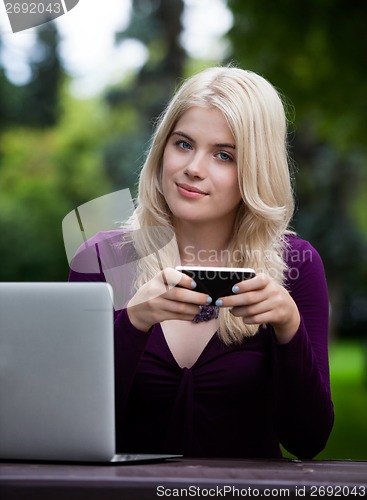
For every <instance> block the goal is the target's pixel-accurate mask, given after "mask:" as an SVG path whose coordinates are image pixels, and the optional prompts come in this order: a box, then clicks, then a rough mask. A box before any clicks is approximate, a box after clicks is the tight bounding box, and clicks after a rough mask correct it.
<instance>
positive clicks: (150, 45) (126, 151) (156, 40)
mask: <svg viewBox="0 0 367 500" xmlns="http://www.w3.org/2000/svg"><path fill="white" fill-rule="evenodd" d="M132 7H133V10H132V15H131V21H130V25H129V27H128V28H127V29H126V30H125V31H123V32H120V33H117V35H116V41H117V43H121V42H122V41H124V40H126V39H128V38H133V39H137V40H139V41H140V42H142V43H143V44H144V45H145V46H146V47H147V49H148V54H149V55H148V59H147V61H146V63H145V64H144V66H143V67H142V68H141V69H140V70H139V71H138V73H137V74H136V75H135V77H134V78H133V79H132V80H131V81H130V82H129V85H126V83H125V84H124V85H123V86H122V87H118V88H114V89H111V90H109V92H107V94H106V100H107V102H108V103H109V105H110V107H111V110H114V111H115V112H117V113H121V112H122V111H124V112H125V113H126V112H128V110H130V116H132V115H134V117H133V119H132V122H131V123H130V125H127V127H126V122H125V126H124V127H123V128H122V129H120V131H119V132H118V133H117V134H116V136H115V137H113V138H112V140H111V141H110V142H109V144H107V146H106V149H105V167H106V170H107V172H108V174H109V176H111V177H112V179H113V180H114V182H115V184H116V185H118V186H120V187H130V188H131V189H134V183H135V182H136V179H137V171H138V169H139V165H138V164H137V161H141V159H142V155H143V154H144V151H145V150H146V148H147V142H148V140H149V138H150V135H151V133H152V125H153V122H154V120H155V119H156V118H157V117H158V115H159V114H160V113H161V111H162V109H163V107H164V106H165V104H166V102H167V100H168V98H169V97H170V96H171V94H172V93H173V91H174V89H175V86H176V84H177V80H178V78H179V77H181V76H182V74H183V71H184V63H185V58H186V54H185V51H184V49H183V48H182V46H181V43H180V35H181V31H182V24H181V15H182V12H183V8H184V5H183V0H133V3H132Z"/></svg>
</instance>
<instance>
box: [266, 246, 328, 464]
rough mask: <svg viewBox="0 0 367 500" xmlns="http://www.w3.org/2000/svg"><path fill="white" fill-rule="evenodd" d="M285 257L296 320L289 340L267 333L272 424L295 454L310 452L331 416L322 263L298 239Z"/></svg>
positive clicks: (322, 440)
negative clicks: (296, 326) (282, 341)
mask: <svg viewBox="0 0 367 500" xmlns="http://www.w3.org/2000/svg"><path fill="white" fill-rule="evenodd" d="M300 241H302V242H303V243H302V245H300V246H299V248H296V249H293V250H292V259H291V260H290V261H289V262H288V266H289V269H288V276H287V283H288V290H289V292H290V294H291V296H292V298H293V300H294V301H295V302H296V304H297V306H298V309H299V312H300V316H301V322H300V326H299V329H298V331H297V332H296V334H295V336H294V337H293V338H292V340H291V341H290V342H288V343H287V344H279V343H278V342H277V341H276V337H275V335H274V336H273V342H272V351H273V380H274V406H275V421H276V429H277V434H278V437H279V440H280V442H281V444H282V445H283V446H284V447H285V449H287V450H288V451H289V452H290V453H292V454H294V455H295V456H297V457H298V458H303V459H309V458H313V457H314V456H316V455H317V454H318V453H319V452H320V451H321V450H322V449H323V448H324V447H325V445H326V442H327V440H328V438H329V435H330V432H331V429H332V427H333V422H334V409H333V404H332V401H331V391H330V377H329V361H328V318H329V300H328V291H327V283H326V277H325V272H324V267H323V263H322V261H321V258H320V256H319V254H318V253H317V251H316V250H315V249H314V248H313V247H312V246H311V245H310V244H309V243H308V242H305V241H303V240H300Z"/></svg>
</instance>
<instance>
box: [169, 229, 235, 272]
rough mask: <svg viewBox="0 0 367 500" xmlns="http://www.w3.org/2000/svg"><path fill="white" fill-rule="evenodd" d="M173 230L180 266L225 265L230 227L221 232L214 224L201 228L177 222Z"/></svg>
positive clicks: (230, 232)
mask: <svg viewBox="0 0 367 500" xmlns="http://www.w3.org/2000/svg"><path fill="white" fill-rule="evenodd" d="M175 230H176V237H177V243H178V248H179V251H180V257H181V264H182V265H187V266H211V267H218V266H219V267H222V266H225V265H226V262H227V258H228V254H229V252H228V246H229V242H230V240H231V234H232V227H230V228H229V229H226V230H223V228H221V227H220V226H218V224H215V223H213V224H210V225H206V226H205V227H203V226H202V225H200V224H198V225H195V224H189V223H186V222H185V221H179V223H176V224H175Z"/></svg>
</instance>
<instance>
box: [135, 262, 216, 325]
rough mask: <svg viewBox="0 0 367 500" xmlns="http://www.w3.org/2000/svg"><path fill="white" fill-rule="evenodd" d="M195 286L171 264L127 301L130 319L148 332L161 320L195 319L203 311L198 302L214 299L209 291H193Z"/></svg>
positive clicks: (208, 302) (207, 301) (205, 303)
mask: <svg viewBox="0 0 367 500" xmlns="http://www.w3.org/2000/svg"><path fill="white" fill-rule="evenodd" d="M176 285H179V286H180V287H177V286H176ZM195 286H196V283H195V282H194V281H193V280H192V278H190V277H189V276H187V275H186V274H184V273H181V272H179V271H176V269H173V268H170V267H168V268H166V269H164V270H163V271H161V272H159V273H158V274H157V275H156V276H155V277H154V278H153V279H152V280H150V281H148V283H145V285H143V286H142V287H141V288H139V290H138V291H137V292H136V294H135V295H134V296H133V297H132V299H131V300H130V301H129V302H128V304H127V314H128V316H129V319H130V322H131V323H132V324H133V325H134V326H135V328H137V329H138V330H142V331H145V332H147V331H148V330H149V329H150V328H151V327H152V326H153V325H154V324H155V323H160V322H161V321H165V320H169V319H179V320H186V321H191V320H193V319H194V317H195V316H196V314H198V312H199V311H200V308H199V306H205V305H208V304H210V303H211V297H209V295H207V294H205V293H199V292H195V291H194V288H195Z"/></svg>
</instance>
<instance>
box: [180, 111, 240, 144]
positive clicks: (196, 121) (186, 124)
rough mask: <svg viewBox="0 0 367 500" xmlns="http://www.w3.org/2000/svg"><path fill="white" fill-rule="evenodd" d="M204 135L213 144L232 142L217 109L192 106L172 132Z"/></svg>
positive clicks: (232, 138) (225, 121)
mask: <svg viewBox="0 0 367 500" xmlns="http://www.w3.org/2000/svg"><path fill="white" fill-rule="evenodd" d="M178 130H179V131H182V132H187V133H189V132H190V133H191V135H192V134H195V133H196V134H205V135H206V136H207V137H209V136H210V137H211V140H213V139H214V140H215V142H223V141H225V142H229V141H230V142H234V137H233V134H232V132H231V129H230V127H229V125H228V122H227V119H226V117H225V116H224V114H223V113H222V111H220V110H219V109H217V108H204V107H200V106H194V107H192V108H189V109H188V110H187V111H186V112H185V113H184V114H183V115H182V116H181V118H180V119H179V120H178V121H177V123H176V125H175V127H174V129H173V131H174V132H175V131H178Z"/></svg>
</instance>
